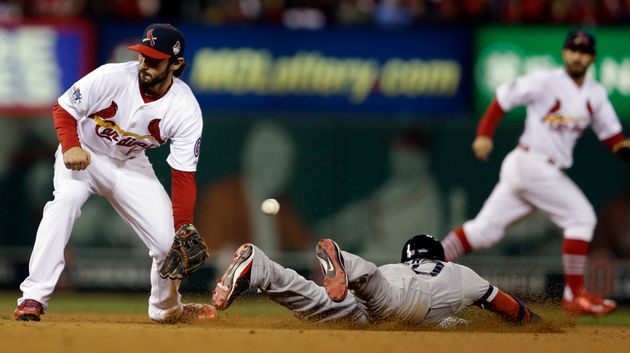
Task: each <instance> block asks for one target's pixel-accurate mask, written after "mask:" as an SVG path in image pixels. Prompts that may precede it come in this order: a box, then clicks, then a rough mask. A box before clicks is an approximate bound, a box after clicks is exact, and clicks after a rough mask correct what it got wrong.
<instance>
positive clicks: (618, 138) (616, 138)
mask: <svg viewBox="0 0 630 353" xmlns="http://www.w3.org/2000/svg"><path fill="white" fill-rule="evenodd" d="M624 138H625V137H624V136H623V132H620V133H618V134H616V135H613V136H611V137H609V138H607V139H605V140H602V143H603V144H604V145H606V147H608V149H609V150H611V151H612V149H613V147H614V146H615V145H616V144H618V143H619V142H622V141H623V140H624Z"/></svg>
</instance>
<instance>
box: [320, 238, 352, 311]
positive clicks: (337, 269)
mask: <svg viewBox="0 0 630 353" xmlns="http://www.w3.org/2000/svg"><path fill="white" fill-rule="evenodd" d="M316 253H317V259H318V260H319V263H320V265H321V267H322V271H323V272H324V287H326V293H328V297H330V299H332V301H334V302H340V301H342V300H344V299H346V295H348V274H346V269H345V266H344V262H343V257H341V250H339V246H338V245H337V243H335V242H334V241H332V240H331V239H322V240H320V241H319V243H317V248H316Z"/></svg>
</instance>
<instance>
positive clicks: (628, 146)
mask: <svg viewBox="0 0 630 353" xmlns="http://www.w3.org/2000/svg"><path fill="white" fill-rule="evenodd" d="M613 153H615V155H616V156H617V157H619V159H621V160H622V161H624V162H630V139H625V140H623V141H621V142H618V143H617V144H615V145H614V146H613Z"/></svg>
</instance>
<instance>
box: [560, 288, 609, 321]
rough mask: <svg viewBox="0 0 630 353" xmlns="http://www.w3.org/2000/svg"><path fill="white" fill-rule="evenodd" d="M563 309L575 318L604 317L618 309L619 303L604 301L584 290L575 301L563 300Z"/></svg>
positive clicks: (574, 298) (577, 295) (576, 296)
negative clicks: (584, 316) (587, 316)
mask: <svg viewBox="0 0 630 353" xmlns="http://www.w3.org/2000/svg"><path fill="white" fill-rule="evenodd" d="M562 308H563V309H564V311H565V312H566V313H567V314H569V315H574V316H582V315H594V316H604V315H606V314H610V313H611V312H613V311H615V309H617V302H615V301H614V300H611V299H603V298H602V297H600V296H599V295H596V294H593V293H590V292H588V291H586V290H585V289H582V290H581V291H580V292H578V293H577V294H576V295H575V296H574V297H573V300H567V299H562Z"/></svg>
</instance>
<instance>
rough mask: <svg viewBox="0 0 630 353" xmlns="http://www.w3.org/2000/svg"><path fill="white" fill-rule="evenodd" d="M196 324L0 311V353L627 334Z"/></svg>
mask: <svg viewBox="0 0 630 353" xmlns="http://www.w3.org/2000/svg"><path fill="white" fill-rule="evenodd" d="M221 314H222V315H221V316H220V317H219V320H217V321H215V322H212V323H206V324H197V325H190V324H189V325H185V324H179V325H160V324H156V323H152V322H150V321H149V320H148V319H147V318H146V316H144V315H141V314H109V313H107V314H104V313H49V314H46V315H45V316H44V318H43V321H41V322H16V321H13V320H12V318H11V317H10V316H9V315H8V313H3V316H2V320H0V352H11V353H13V352H16V353H21V352H46V353H57V352H59V353H61V352H63V353H66V352H81V353H84V352H85V353H124V352H134V353H135V352H177V353H179V352H182V353H188V352H221V353H224V352H252V353H265V352H270V353H271V352H273V353H278V352H300V353H302V352H304V353H309V352H314V353H315V352H317V353H322V352H324V353H326V352H344V353H354V352H360V353H365V352H383V353H394V352H400V351H401V350H404V351H409V350H411V351H417V352H440V353H448V352H457V353H461V352H466V353H475V352H483V353H489V352H509V353H517V352H528V353H534V352H571V353H579V352H585V353H586V352H588V353H594V352H606V353H615V352H628V349H629V348H628V347H630V328H614V327H597V326H576V325H574V324H571V323H569V322H552V323H546V324H545V325H542V326H538V327H530V328H522V327H513V326H510V325H507V324H504V325H493V326H490V325H488V323H489V322H493V323H494V322H496V321H495V320H492V321H486V320H481V321H480V322H481V323H480V324H477V325H476V326H473V327H469V328H467V329H465V330H455V331H439V330H435V329H421V330H419V329H417V328H413V329H412V328H404V327H397V326H395V325H389V326H387V325H381V326H377V327H374V328H371V329H351V328H346V327H340V326H324V325H315V324H311V323H306V322H302V321H300V320H297V319H295V318H293V317H291V316H287V315H264V316H263V315H261V316H257V317H249V316H244V315H238V314H236V315H234V314H233V315H230V314H229V313H221Z"/></svg>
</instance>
